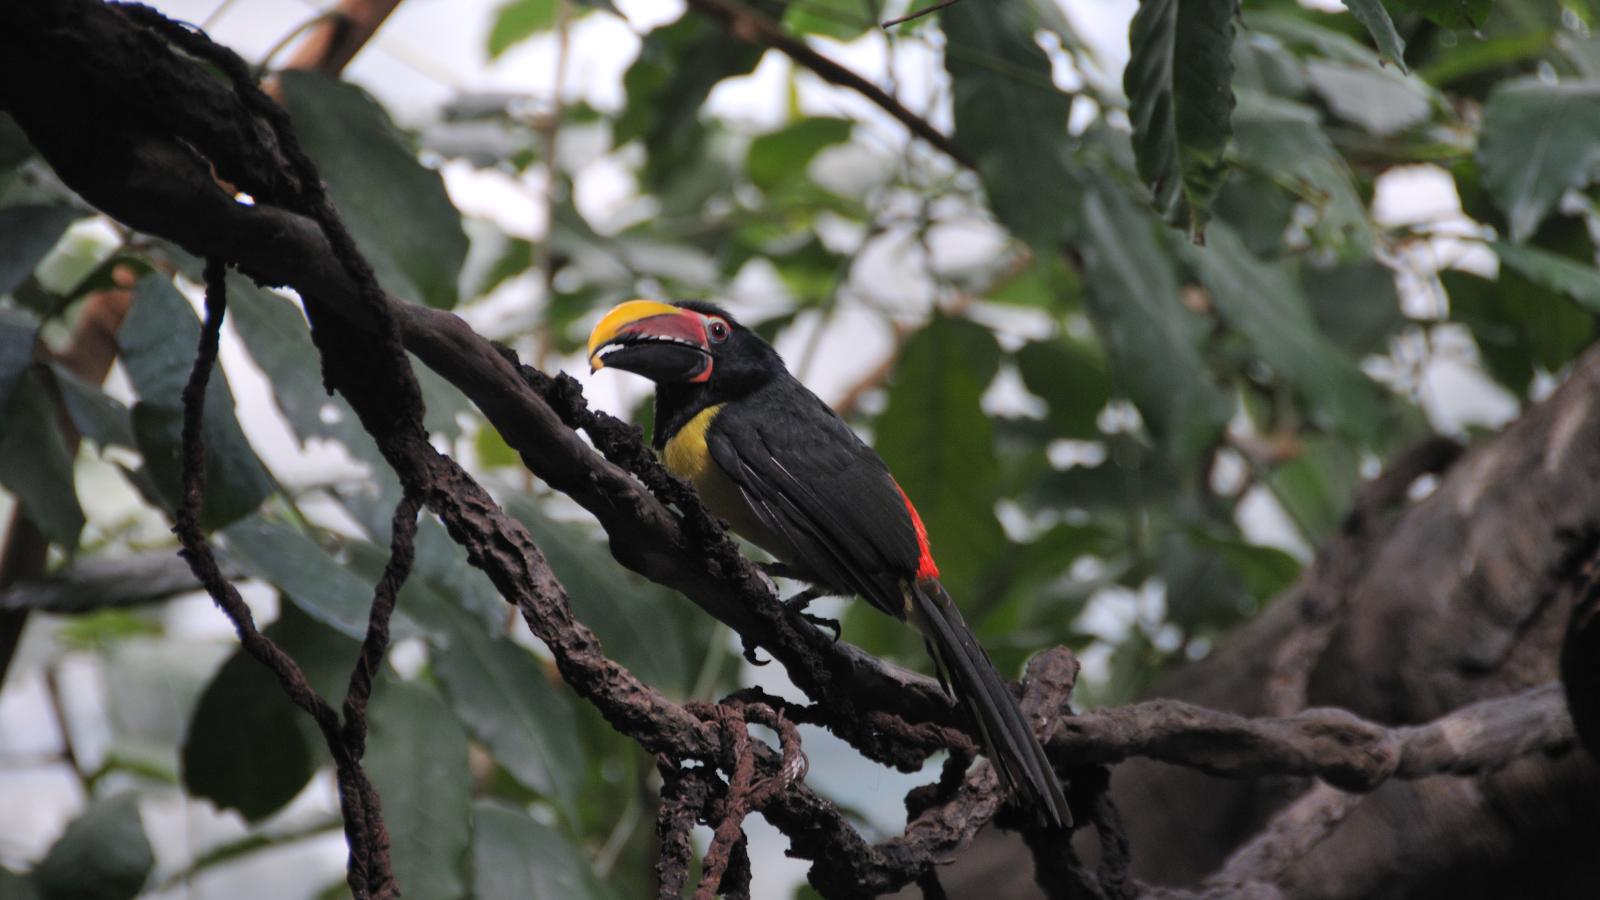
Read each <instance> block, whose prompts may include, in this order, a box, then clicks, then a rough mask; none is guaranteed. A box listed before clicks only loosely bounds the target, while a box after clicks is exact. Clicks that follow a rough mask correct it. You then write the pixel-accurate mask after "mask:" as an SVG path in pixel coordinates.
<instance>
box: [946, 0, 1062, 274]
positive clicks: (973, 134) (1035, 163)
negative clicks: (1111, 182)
mask: <svg viewBox="0 0 1600 900" xmlns="http://www.w3.org/2000/svg"><path fill="white" fill-rule="evenodd" d="M940 15H941V17H942V19H941V21H942V26H941V27H942V28H943V30H944V34H945V39H946V46H945V54H944V64H945V68H946V69H947V70H948V71H949V72H950V81H951V91H952V93H953V95H954V98H953V103H954V111H955V142H956V143H957V144H958V145H959V146H960V147H961V148H962V149H963V150H965V151H966V152H967V153H968V154H969V155H970V156H971V157H972V159H973V161H974V162H975V163H976V164H977V167H978V175H979V177H980V178H981V179H982V181H983V189H984V191H985V192H986V193H987V194H988V196H989V206H990V208H991V209H993V210H994V214H995V216H996V218H998V219H999V220H1000V222H1001V223H1002V224H1004V225H1005V226H1006V227H1007V228H1009V229H1010V230H1011V233H1012V234H1015V235H1016V236H1017V237H1019V238H1021V239H1023V240H1024V241H1027V242H1028V243H1029V244H1031V245H1032V246H1033V248H1034V250H1035V251H1036V252H1038V253H1040V254H1054V253H1056V252H1058V251H1059V250H1060V246H1061V243H1062V241H1063V240H1065V239H1066V238H1067V237H1069V236H1070V235H1072V234H1074V233H1075V232H1076V231H1077V229H1078V225H1079V222H1080V217H1079V215H1078V210H1079V209H1080V208H1081V206H1082V204H1083V198H1082V189H1081V187H1080V185H1079V183H1078V179H1077V177H1076V175H1075V173H1074V171H1073V164H1072V158H1071V139H1070V138H1069V136H1068V134H1067V116H1068V113H1069V112H1070V110H1071V106H1072V98H1071V97H1069V96H1067V95H1066V94H1063V93H1062V92H1061V91H1060V90H1058V89H1057V88H1056V86H1055V82H1054V81H1052V80H1051V67H1050V60H1049V58H1048V57H1046V56H1045V53H1044V51H1043V50H1041V49H1040V48H1039V45H1038V44H1037V43H1035V42H1034V39H1033V35H1034V32H1035V30H1036V25H1037V23H1036V22H1035V21H1034V18H1033V13H1032V11H1031V10H1030V9H1029V7H1028V4H1026V3H1024V2H1022V0H989V2H984V3H958V4H956V5H955V6H952V7H950V8H948V9H946V10H944V12H942V13H941V14H940Z"/></svg>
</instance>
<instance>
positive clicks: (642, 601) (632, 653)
mask: <svg viewBox="0 0 1600 900" xmlns="http://www.w3.org/2000/svg"><path fill="white" fill-rule="evenodd" d="M506 511H507V512H509V513H511V514H512V515H513V516H516V517H517V519H518V520H519V521H521V522H522V524H524V525H526V526H527V527H528V531H529V532H530V533H531V534H532V535H533V540H534V542H535V543H537V544H538V545H539V549H540V550H543V551H544V554H545V556H546V558H548V559H549V561H550V568H551V569H552V570H553V571H554V572H555V573H556V576H557V577H559V578H560V579H561V583H562V584H564V585H566V586H567V592H568V594H569V596H570V597H571V600H572V611H573V613H574V614H575V615H577V617H578V619H579V620H580V621H582V622H583V623H584V624H585V625H588V626H589V627H590V628H592V629H594V632H595V634H596V635H598V636H599V637H600V641H601V643H603V644H604V645H605V648H606V655H607V656H609V657H611V658H612V659H615V660H617V661H618V662H620V663H622V664H623V665H625V666H627V667H628V668H629V669H632V670H633V671H634V673H635V674H637V675H638V676H639V677H640V678H643V679H644V680H645V681H647V682H649V683H650V684H652V685H655V686H656V687H657V688H660V689H662V690H665V691H667V692H668V693H672V694H677V695H679V696H682V695H684V694H687V693H688V691H689V688H690V686H691V682H692V680H693V679H694V675H695V669H696V664H697V660H696V659H695V657H694V656H692V655H691V654H693V653H694V650H695V648H696V647H697V645H699V643H700V641H698V640H696V637H695V631H694V630H692V629H704V628H705V618H704V614H702V613H700V612H699V611H698V610H690V609H688V608H687V607H686V604H687V603H688V601H686V600H684V599H682V598H681V597H678V596H677V595H676V594H674V593H673V592H672V591H669V590H666V589H665V588H661V587H659V586H657V585H653V584H651V583H650V582H647V581H645V580H643V579H641V578H638V577H636V576H634V575H632V574H630V573H628V572H627V571H625V570H623V569H622V567H621V566H619V565H617V561H616V560H615V559H613V558H612V557H611V554H610V553H609V552H607V551H606V548H605V544H604V543H602V542H601V541H599V540H597V539H595V538H594V537H592V536H591V535H590V534H589V533H587V532H586V531H584V530H583V529H582V528H579V527H578V526H576V525H573V524H571V523H567V522H557V521H555V520H553V519H551V518H550V517H549V516H548V515H546V514H545V513H544V511H543V510H541V509H540V508H539V506H538V505H536V504H535V503H534V502H533V500H532V499H531V498H529V497H527V496H518V497H513V498H511V499H510V500H509V501H507V503H506ZM691 623H692V624H691Z"/></svg>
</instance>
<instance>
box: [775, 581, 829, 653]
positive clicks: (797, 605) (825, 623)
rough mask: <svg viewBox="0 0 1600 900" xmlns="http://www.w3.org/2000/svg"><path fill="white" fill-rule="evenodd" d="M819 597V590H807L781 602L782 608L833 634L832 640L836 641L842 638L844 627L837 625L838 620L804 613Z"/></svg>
mask: <svg viewBox="0 0 1600 900" xmlns="http://www.w3.org/2000/svg"><path fill="white" fill-rule="evenodd" d="M820 596H822V589H821V588H814V587H813V588H807V589H805V590H803V591H801V592H800V593H798V594H795V595H794V596H793V597H790V598H789V599H787V600H785V601H783V608H784V609H787V610H788V611H789V612H790V613H792V614H794V615H796V616H799V617H800V618H802V619H804V620H805V621H807V622H810V623H811V624H813V625H815V626H817V627H818V628H826V629H828V630H829V631H831V632H833V639H834V640H835V641H838V640H839V638H841V637H843V636H844V626H843V625H840V624H839V620H838V619H828V618H824V617H822V616H813V615H812V614H810V613H808V612H806V607H808V606H810V605H811V601H813V600H815V599H817V598H818V597H820Z"/></svg>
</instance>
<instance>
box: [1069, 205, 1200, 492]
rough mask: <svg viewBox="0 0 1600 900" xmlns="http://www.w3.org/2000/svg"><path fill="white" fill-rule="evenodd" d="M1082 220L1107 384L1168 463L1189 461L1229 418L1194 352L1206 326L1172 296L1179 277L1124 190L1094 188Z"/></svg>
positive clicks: (1089, 297) (1087, 298)
mask: <svg viewBox="0 0 1600 900" xmlns="http://www.w3.org/2000/svg"><path fill="white" fill-rule="evenodd" d="M1085 218H1086V223H1087V226H1088V227H1087V228H1086V229H1085V233H1086V235H1087V240H1086V242H1085V247H1084V250H1085V253H1084V256H1085V263H1086V266H1085V270H1084V279H1085V284H1086V286H1087V288H1088V291H1087V292H1086V294H1085V302H1086V304H1087V305H1088V307H1089V312H1090V314H1091V315H1092V316H1093V318H1094V320H1095V325H1096V327H1097V328H1098V329H1099V331H1100V335H1101V337H1102V338H1103V339H1104V340H1105V343H1106V348H1107V350H1108V351H1109V353H1110V357H1111V373H1112V378H1113V381H1114V383H1116V384H1117V385H1118V386H1119V387H1120V388H1121V389H1122V390H1123V391H1124V392H1126V393H1127V395H1128V396H1129V398H1131V399H1132V400H1133V402H1134V404H1135V405H1136V406H1138V408H1139V413H1140V414H1141V415H1142V416H1143V417H1144V420H1145V424H1146V425H1147V426H1148V427H1149V429H1150V432H1151V434H1153V435H1155V437H1156V438H1157V440H1159V441H1160V442H1161V444H1162V446H1163V447H1165V448H1166V449H1167V452H1168V453H1170V454H1171V455H1172V457H1173V458H1174V459H1176V460H1192V459H1195V458H1196V457H1197V456H1198V455H1199V454H1200V452H1201V451H1202V450H1204V449H1205V448H1206V447H1207V446H1209V445H1210V444H1211V443H1212V442H1213V441H1214V440H1215V439H1216V438H1217V436H1218V435H1219V434H1220V433H1221V431H1222V425H1223V423H1224V422H1225V421H1227V418H1228V413H1229V409H1228V401H1227V398H1226V397H1225V396H1224V395H1223V393H1222V391H1221V390H1219V389H1218V388H1217V387H1216V385H1214V384H1213V383H1212V381H1211V373H1210V372H1209V371H1208V369H1207V368H1206V365H1205V360H1204V359H1203V358H1202V356H1201V353H1200V348H1201V344H1202V343H1203V341H1204V340H1205V329H1206V326H1205V323H1204V322H1203V321H1201V319H1200V318H1199V316H1197V315H1195V313H1193V312H1191V311H1190V310H1189V309H1187V308H1186V307H1184V305H1183V304H1182V302H1181V301H1180V300H1179V298H1178V278H1177V273H1176V272H1174V271H1173V265H1172V258H1171V256H1170V254H1169V253H1168V251H1167V250H1166V248H1165V247H1163V246H1161V244H1160V243H1159V242H1158V241H1157V240H1156V233H1155V222H1154V221H1153V220H1152V219H1150V218H1148V214H1147V213H1145V212H1143V211H1142V210H1140V209H1139V208H1137V207H1135V206H1133V204H1132V203H1131V202H1130V200H1129V199H1128V197H1127V195H1126V194H1125V193H1124V192H1122V191H1120V190H1117V189H1115V188H1109V187H1108V188H1106V189H1104V190H1098V191H1095V192H1094V194H1093V195H1091V196H1090V198H1089V202H1088V204H1087V206H1086V208H1085Z"/></svg>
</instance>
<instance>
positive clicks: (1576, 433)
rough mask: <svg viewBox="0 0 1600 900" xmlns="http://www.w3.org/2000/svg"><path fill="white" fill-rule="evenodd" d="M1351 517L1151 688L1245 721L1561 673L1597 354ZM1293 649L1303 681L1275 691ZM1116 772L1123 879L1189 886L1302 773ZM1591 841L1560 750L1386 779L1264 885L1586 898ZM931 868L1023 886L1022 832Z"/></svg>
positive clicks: (1593, 478)
mask: <svg viewBox="0 0 1600 900" xmlns="http://www.w3.org/2000/svg"><path fill="white" fill-rule="evenodd" d="M1355 526H1356V527H1354V528H1352V527H1347V528H1346V529H1345V532H1344V533H1343V534H1341V535H1340V536H1339V537H1337V538H1335V543H1341V544H1342V545H1341V546H1337V547H1335V546H1330V547H1327V548H1324V549H1323V551H1322V553H1321V554H1320V557H1319V561H1318V564H1317V565H1315V566H1312V567H1310V568H1308V570H1307V574H1306V577H1305V578H1304V579H1302V582H1301V583H1300V584H1299V585H1297V586H1296V587H1295V588H1294V589H1292V590H1290V591H1289V592H1288V593H1287V594H1286V595H1285V596H1283V597H1280V598H1278V599H1277V600H1276V601H1274V603H1273V604H1272V606H1271V607H1269V608H1268V609H1267V610H1266V611H1265V612H1263V613H1262V615H1261V616H1259V617H1258V618H1256V619H1255V620H1253V621H1251V622H1249V623H1248V624H1245V625H1243V626H1241V627H1240V628H1239V629H1237V630H1236V631H1235V632H1234V633H1233V634H1232V635H1231V636H1230V637H1229V638H1228V639H1227V640H1225V641H1223V642H1222V643H1221V645H1220V646H1219V647H1218V648H1217V649H1216V650H1215V651H1214V652H1213V653H1211V654H1210V655H1209V656H1208V657H1206V658H1205V659H1203V660H1201V661H1199V662H1196V663H1193V664H1189V665H1185V666H1182V667H1180V668H1178V669H1175V670H1174V671H1172V672H1170V673H1168V674H1167V675H1166V676H1165V677H1163V678H1162V679H1161V681H1160V682H1159V684H1158V685H1157V686H1156V688H1155V689H1154V690H1153V691H1152V692H1151V694H1152V695H1153V696H1162V697H1175V698H1179V699H1183V700H1188V701H1191V702H1194V703H1198V704H1201V705H1205V706H1210V707H1214V708H1219V709H1226V710H1232V711H1235V712H1239V713H1242V714H1246V715H1272V714H1283V713H1287V712H1292V711H1294V708H1295V707H1296V706H1297V705H1310V706H1339V707H1343V708H1346V709H1349V710H1352V711H1354V712H1356V713H1358V714H1360V715H1362V716H1364V717H1367V718H1370V719H1374V720H1377V721H1380V722H1385V723H1390V724H1406V723H1417V722H1423V721H1427V720H1430V719H1433V718H1436V717H1438V716H1440V715H1442V714H1444V713H1447V712H1449V711H1451V710H1453V709H1456V708H1457V707H1460V706H1462V705H1464V704H1467V703H1470V702H1472V701H1474V700H1480V699H1484V698H1488V697H1496V696H1503V695H1506V694H1511V693H1515V692H1518V691H1521V690H1523V689H1525V688H1528V687H1531V686H1534V685H1538V684H1542V683H1545V682H1549V681H1552V680H1554V679H1556V678H1557V677H1558V672H1557V665H1558V659H1559V655H1560V650H1561V644H1562V640H1563V637H1564V635H1565V632H1566V629H1567V623H1568V620H1569V618H1570V616H1571V611H1572V606H1573V603H1574V600H1575V598H1576V595H1577V593H1578V590H1579V588H1580V586H1581V585H1582V583H1583V579H1582V578H1581V575H1582V572H1583V569H1584V563H1585V562H1587V561H1588V560H1589V559H1590V558H1591V557H1592V556H1593V555H1594V554H1595V552H1596V550H1597V547H1600V355H1597V354H1593V353H1591V354H1590V355H1589V356H1588V357H1586V358H1585V359H1584V360H1583V361H1582V362H1581V364H1579V365H1578V366H1577V367H1576V368H1575V370H1574V371H1573V373H1572V374H1571V376H1570V377H1569V379H1568V380H1567V382H1566V383H1565V384H1564V385H1563V386H1562V387H1561V388H1560V390H1558V391H1557V392H1556V393H1555V394H1554V395H1553V396H1551V397H1550V398H1549V399H1548V400H1546V401H1544V402H1543V403H1540V404H1538V405H1537V406H1534V407H1532V408H1530V409H1529V410H1528V411H1527V412H1526V413H1525V414H1524V415H1523V416H1522V417H1521V418H1519V419H1518V420H1517V421H1515V422H1514V423H1512V424H1511V425H1510V426H1508V427H1507V428H1506V429H1505V431H1504V432H1502V433H1501V434H1499V435H1496V436H1495V437H1493V438H1491V439H1489V440H1486V441H1484V442H1482V443H1481V444H1480V445H1478V446H1476V447H1473V448H1472V449H1471V450H1469V451H1468V452H1467V453H1466V454H1465V455H1463V456H1462V457H1461V458H1460V460H1459V461H1457V462H1455V464H1454V465H1453V466H1451V467H1450V468H1449V469H1448V470H1447V471H1445V472H1444V473H1443V474H1442V475H1441V476H1440V478H1439V484H1438V487H1437V489H1436V490H1434V491H1433V493H1431V494H1429V495H1428V496H1427V497H1426V498H1424V499H1422V500H1419V501H1416V502H1413V503H1410V504H1409V505H1404V506H1403V507H1402V508H1399V509H1396V510H1393V511H1392V512H1389V513H1388V514H1383V513H1382V512H1381V511H1377V510H1368V511H1366V517H1365V520H1364V521H1361V522H1359V523H1355ZM1330 607H1331V608H1330ZM1319 632H1320V633H1319ZM1308 635H1310V637H1309V638H1308ZM1297 654H1299V655H1301V656H1302V657H1303V662H1304V665H1303V667H1302V676H1301V678H1300V680H1299V683H1298V685H1296V684H1295V683H1294V679H1293V677H1292V675H1291V676H1290V677H1289V680H1290V690H1288V691H1287V692H1286V691H1285V690H1284V681H1285V677H1286V676H1285V673H1284V671H1283V670H1284V668H1285V665H1286V663H1287V664H1288V666H1289V667H1290V668H1293V667H1294V664H1295V662H1296V659H1295V657H1296V655H1297ZM1286 694H1287V696H1288V699H1287V700H1286V699H1285V695H1286ZM1112 785H1113V791H1114V794H1115V797H1116V799H1117V801H1118V803H1119V805H1120V807H1121V810H1122V813H1123V816H1122V818H1123V821H1124V823H1125V824H1126V827H1127V829H1128V832H1129V836H1130V837H1131V839H1132V841H1133V860H1134V872H1135V874H1136V875H1137V876H1138V877H1139V878H1140V879H1142V880H1144V881H1146V882H1150V883H1154V884H1165V885H1185V886H1192V885H1195V884H1196V883H1197V882H1199V881H1200V880H1201V879H1204V878H1205V877H1206V876H1208V875H1210V874H1212V873H1215V872H1217V870H1218V869H1219V867H1221V866H1222V865H1223V863H1224V862H1225V860H1227V859H1228V857H1229V854H1230V853H1232V852H1233V851H1235V850H1236V849H1237V848H1239V847H1240V845H1241V844H1243V843H1244V842H1245V841H1247V840H1249V839H1250V838H1251V837H1253V836H1255V835H1256V834H1257V833H1258V832H1260V831H1261V829H1262V828H1263V826H1265V825H1266V824H1267V822H1268V821H1269V819H1270V818H1271V817H1272V815H1273V814H1274V813H1275V812H1277V811H1279V810H1281V809H1282V808H1284V807H1285V806H1286V805H1287V804H1288V803H1289V802H1290V801H1292V800H1294V799H1295V798H1296V797H1298V796H1300V795H1301V794H1302V793H1303V792H1304V791H1305V790H1306V789H1307V788H1308V787H1310V784H1309V783H1307V782H1306V781H1304V780H1299V779H1265V780H1233V779H1221V778H1212V777H1209V776H1206V775H1203V774H1200V773H1198V772H1195V771H1194V770H1192V769H1186V768H1179V767H1176V766H1169V765H1165V764H1162V763H1157V762H1150V761H1145V760H1134V761H1130V762H1127V763H1124V764H1122V765H1119V766H1117V767H1116V768H1115V770H1114V775H1113V781H1112ZM1597 847H1600V767H1597V766H1596V765H1595V762H1594V759H1593V758H1592V757H1590V756H1589V755H1588V753H1586V752H1585V751H1583V750H1581V749H1574V750H1571V751H1569V752H1566V753H1563V754H1560V755H1556V756H1546V755H1533V756H1528V757H1524V758H1522V759H1519V760H1517V761H1515V762H1514V763H1513V764H1512V765H1510V766H1507V767H1506V768H1504V769H1502V770H1500V771H1498V772H1494V773H1489V774H1485V775H1480V776H1471V777H1455V776H1440V777H1433V778H1427V779H1423V780H1419V781H1390V782H1388V783H1386V784H1385V785H1384V786H1382V787H1381V788H1379V789H1378V790H1377V791H1375V792H1373V793H1372V794H1371V795H1369V796H1366V797H1363V798H1359V800H1358V802H1356V803H1355V804H1354V805H1353V808H1351V809H1350V811H1349V812H1348V814H1347V815H1346V816H1345V817H1344V818H1343V819H1342V820H1341V821H1339V823H1338V824H1337V825H1335V826H1333V827H1332V828H1331V830H1329V831H1328V832H1327V834H1326V836H1324V837H1323V838H1322V839H1320V840H1318V841H1315V842H1313V843H1312V844H1311V845H1310V846H1309V847H1308V848H1306V849H1305V852H1303V853H1300V854H1297V855H1295V856H1293V857H1292V858H1289V859H1286V860H1284V861H1283V863H1282V866H1281V868H1280V869H1279V874H1278V877H1277V878H1275V879H1274V880H1275V882H1276V883H1277V885H1278V886H1279V887H1280V888H1281V890H1282V894H1283V896H1286V897H1294V898H1301V897H1304V898H1335V897H1350V898H1354V897H1434V896H1449V897H1452V898H1473V897H1482V898H1486V900H1488V898H1503V897H1510V896H1518V897H1584V898H1588V897H1597V896H1600V854H1596V853H1595V852H1594V850H1595V849H1596V848H1597ZM944 882H945V885H946V886H947V887H948V889H949V892H950V896H952V897H967V896H984V897H990V898H998V897H1007V898H1011V897H1018V898H1021V897H1037V896H1039V895H1040V894H1039V889H1038V888H1037V887H1035V886H1034V885H1033V883H1032V877H1031V866H1030V864H1029V862H1028V859H1027V856H1026V851H1025V850H1024V849H1023V848H1022V846H1021V844H1020V842H1017V841H1016V840H1015V839H1014V838H1012V837H1010V836H1007V835H998V834H995V833H993V832H991V833H989V834H986V835H985V836H984V837H983V838H981V839H980V841H979V843H978V844H976V845H975V846H974V847H973V849H972V851H971V852H969V853H968V854H967V855H966V856H965V857H964V858H963V859H962V860H960V861H958V862H957V863H956V864H955V865H954V866H953V867H951V868H950V869H949V870H947V871H946V872H945V873H944ZM1220 893H1221V894H1223V895H1227V891H1226V889H1225V888H1224V889H1222V890H1221V891H1220ZM905 896H914V894H907V895H905Z"/></svg>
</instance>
